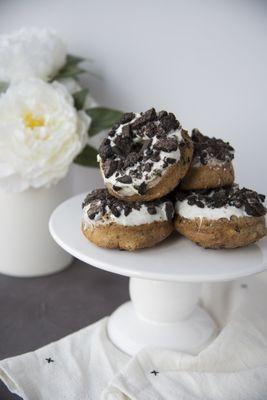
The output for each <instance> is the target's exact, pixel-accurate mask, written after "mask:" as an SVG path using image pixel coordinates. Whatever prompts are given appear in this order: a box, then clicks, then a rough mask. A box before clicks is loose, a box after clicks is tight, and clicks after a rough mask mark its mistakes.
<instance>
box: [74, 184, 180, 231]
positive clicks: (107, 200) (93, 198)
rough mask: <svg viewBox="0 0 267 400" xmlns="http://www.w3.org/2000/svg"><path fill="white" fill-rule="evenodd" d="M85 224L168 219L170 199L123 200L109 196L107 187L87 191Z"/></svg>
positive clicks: (170, 217)
mask: <svg viewBox="0 0 267 400" xmlns="http://www.w3.org/2000/svg"><path fill="white" fill-rule="evenodd" d="M82 208H83V222H84V223H85V224H86V225H95V224H111V223H117V224H120V225H125V226H127V225H128V226H133V225H143V224H149V223H152V222H156V221H161V222H162V221H170V220H171V219H172V218H173V214H174V209H173V204H172V202H171V201H169V200H167V199H160V200H155V201H151V202H149V203H145V202H141V201H138V202H131V203H129V202H125V201H122V200H118V199H117V198H114V197H113V196H111V195H110V194H109V193H108V191H107V189H96V190H94V191H92V192H91V193H89V194H88V195H87V196H86V198H85V200H84V202H83V204H82Z"/></svg>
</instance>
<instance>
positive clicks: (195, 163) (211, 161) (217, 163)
mask: <svg viewBox="0 0 267 400" xmlns="http://www.w3.org/2000/svg"><path fill="white" fill-rule="evenodd" d="M229 164H231V161H221V160H218V159H217V158H215V157H210V158H208V160H207V164H205V165H204V164H202V163H201V162H200V160H198V158H193V160H192V167H193V168H198V167H206V166H207V167H218V168H222V167H226V166H227V165H229Z"/></svg>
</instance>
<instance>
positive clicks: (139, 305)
mask: <svg viewBox="0 0 267 400" xmlns="http://www.w3.org/2000/svg"><path fill="white" fill-rule="evenodd" d="M200 291H201V284H199V283H177V282H165V281H164V282H163V281H154V280H145V279H137V278H131V279H130V296H131V299H132V301H130V302H127V303H125V304H123V305H122V306H120V307H119V308H118V309H117V310H116V311H115V312H114V313H113V314H112V315H111V317H110V319H109V323H108V335H109V337H110V339H111V341H112V342H113V343H114V344H115V345H116V346H117V347H118V348H119V349H120V350H122V351H124V352H125V353H127V354H129V355H133V354H136V353H137V352H138V351H139V350H141V349H142V348H144V347H147V346H156V347H164V348H169V349H175V350H178V351H182V352H185V353H188V354H192V355H194V354H197V353H198V352H199V351H200V350H202V349H203V348H204V347H205V346H206V345H207V344H208V343H209V342H210V341H211V340H212V339H213V338H214V337H215V335H216V332H217V328H216V325H215V323H214V321H213V320H212V319H211V317H210V316H209V315H208V313H207V312H206V311H205V310H204V309H203V308H201V307H200V306H199V305H198V304H197V302H198V298H199V295H200Z"/></svg>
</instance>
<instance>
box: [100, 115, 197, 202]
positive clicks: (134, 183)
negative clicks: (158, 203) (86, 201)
mask: <svg viewBox="0 0 267 400" xmlns="http://www.w3.org/2000/svg"><path fill="white" fill-rule="evenodd" d="M192 156H193V145H192V142H191V139H190V137H189V135H188V134H187V132H186V131H185V130H183V129H182V127H181V125H180V123H179V122H178V121H177V119H176V118H175V116H174V114H172V113H167V112H166V111H160V112H159V113H156V111H155V109H154V108H152V109H151V110H148V111H146V112H144V113H141V114H136V113H126V114H124V115H123V116H122V118H121V120H120V121H119V123H117V124H116V125H114V126H113V128H112V129H111V131H110V132H109V133H108V136H107V137H106V138H105V139H104V140H103V142H102V143H101V145H100V148H99V155H98V161H99V162H100V169H101V172H102V175H103V178H104V183H105V186H106V187H107V189H108V191H109V192H110V193H111V194H112V195H113V196H115V197H117V198H119V199H123V200H125V201H140V200H141V201H150V200H154V199H158V198H161V197H162V196H164V195H166V194H167V193H169V192H171V191H172V190H173V189H174V188H175V187H176V186H177V184H178V183H179V182H180V180H181V179H182V178H183V176H184V175H185V174H186V172H187V170H188V168H189V166H190V163H191V159H192Z"/></svg>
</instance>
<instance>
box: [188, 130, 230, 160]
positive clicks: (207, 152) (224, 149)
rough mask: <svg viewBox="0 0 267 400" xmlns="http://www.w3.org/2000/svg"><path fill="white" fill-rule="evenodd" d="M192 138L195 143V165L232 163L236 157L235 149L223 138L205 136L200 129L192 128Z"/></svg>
mask: <svg viewBox="0 0 267 400" xmlns="http://www.w3.org/2000/svg"><path fill="white" fill-rule="evenodd" d="M191 139H192V141H193V144H194V155H193V161H192V162H193V165H194V166H201V165H207V164H209V165H218V164H219V165H222V164H227V163H230V162H231V161H232V160H233V158H234V149H233V147H232V146H230V144H229V143H228V142H224V141H223V140H222V139H216V138H209V137H208V136H204V135H203V134H202V133H201V132H200V131H199V130H198V129H193V130H192V135H191Z"/></svg>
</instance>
